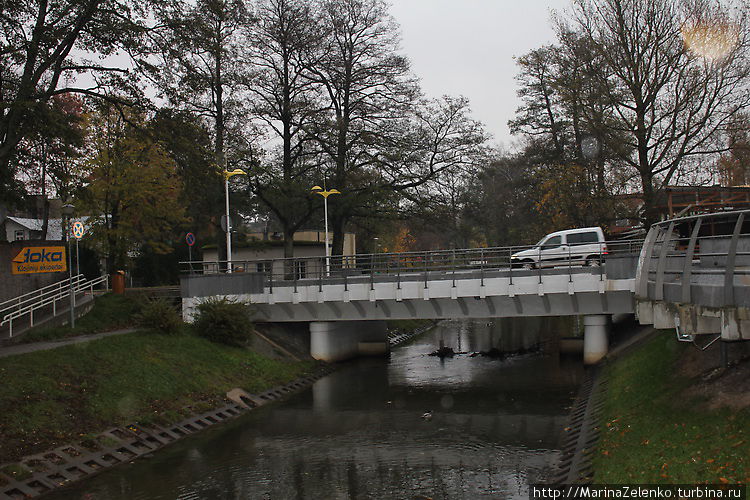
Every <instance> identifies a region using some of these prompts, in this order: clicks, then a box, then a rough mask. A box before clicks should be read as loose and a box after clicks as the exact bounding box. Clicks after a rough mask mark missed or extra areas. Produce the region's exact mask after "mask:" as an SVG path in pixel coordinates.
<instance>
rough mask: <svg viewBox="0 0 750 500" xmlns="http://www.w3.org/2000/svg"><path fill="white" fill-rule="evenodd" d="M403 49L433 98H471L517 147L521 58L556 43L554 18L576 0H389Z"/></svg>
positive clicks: (501, 138)
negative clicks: (513, 130) (514, 125)
mask: <svg viewBox="0 0 750 500" xmlns="http://www.w3.org/2000/svg"><path fill="white" fill-rule="evenodd" d="M390 2H391V4H392V6H391V14H392V15H393V16H394V17H395V19H396V21H397V22H398V23H399V24H400V25H401V34H402V45H403V48H404V52H405V53H406V55H407V56H409V58H410V59H411V61H412V69H413V71H414V72H415V73H416V74H417V76H418V77H420V78H421V80H422V88H423V89H424V91H425V92H426V93H427V95H428V96H430V97H438V96H440V95H443V94H450V95H464V96H466V97H468V98H469V99H470V101H471V107H472V110H473V112H474V117H475V118H477V119H479V120H481V121H482V122H484V123H485V125H486V126H487V129H488V131H489V132H491V133H492V134H493V135H494V136H495V140H496V142H498V143H500V144H503V145H504V146H506V147H510V146H511V145H512V138H511V135H510V131H509V130H508V120H510V119H511V118H513V115H514V112H515V110H516V108H517V107H518V104H519V101H518V98H517V96H516V82H515V80H514V76H515V75H516V72H517V71H516V65H515V61H514V60H513V57H514V56H520V55H523V54H525V53H526V52H528V51H529V50H531V49H534V48H537V47H540V46H542V45H544V44H547V43H551V42H553V41H554V33H553V31H552V27H551V25H550V13H551V11H552V10H553V9H554V10H557V11H562V10H564V9H566V8H567V7H568V6H569V5H570V0H390Z"/></svg>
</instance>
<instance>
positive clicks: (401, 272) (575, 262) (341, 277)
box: [180, 240, 642, 289]
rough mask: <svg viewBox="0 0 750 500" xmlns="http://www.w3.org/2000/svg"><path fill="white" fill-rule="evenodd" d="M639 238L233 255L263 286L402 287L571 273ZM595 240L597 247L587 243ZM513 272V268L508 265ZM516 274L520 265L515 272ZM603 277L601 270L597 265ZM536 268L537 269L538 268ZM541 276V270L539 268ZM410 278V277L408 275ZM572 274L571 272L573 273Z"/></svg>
mask: <svg viewBox="0 0 750 500" xmlns="http://www.w3.org/2000/svg"><path fill="white" fill-rule="evenodd" d="M641 243H642V241H641V240H618V241H608V242H602V243H591V244H586V243H583V244H574V245H565V246H561V247H558V248H553V249H544V250H542V249H539V252H540V253H542V252H543V255H544V257H545V258H544V260H543V261H539V262H540V265H536V264H534V265H533V266H532V265H531V263H525V262H522V261H520V260H519V259H520V258H523V256H517V257H516V254H517V253H518V252H520V251H522V250H526V249H529V248H534V249H537V247H536V246H516V247H490V248H468V249H449V250H435V251H429V252H400V253H394V252H389V253H376V254H372V253H370V254H357V255H345V256H341V255H339V256H332V257H331V258H330V259H331V260H330V262H331V265H330V270H329V269H328V266H327V265H326V258H325V257H324V256H312V257H292V258H278V259H252V260H233V261H232V266H233V269H232V270H233V272H234V273H237V272H242V271H250V272H252V271H255V270H256V269H257V270H258V272H261V273H262V274H263V275H264V281H265V285H266V287H268V288H270V289H273V287H274V286H278V283H279V282H284V281H288V282H289V283H290V285H292V286H298V285H299V281H300V280H305V279H314V280H315V283H316V284H317V285H318V287H319V288H320V287H321V286H322V283H323V282H326V281H327V282H330V281H331V280H336V281H337V282H338V283H339V284H342V283H343V284H344V287H345V288H346V287H347V286H348V283H349V279H350V278H352V277H354V276H360V277H367V276H369V279H370V281H372V280H373V279H374V275H378V276H393V277H395V280H396V283H397V285H398V286H399V287H400V283H401V281H402V279H403V278H404V277H406V276H409V275H415V276H419V279H420V280H423V281H427V280H429V279H430V278H431V277H432V276H433V274H434V273H443V272H447V273H449V274H450V276H449V277H448V279H453V280H455V279H456V277H457V276H460V274H459V273H465V272H469V271H476V272H477V274H478V275H479V277H480V279H481V280H482V281H484V279H485V278H486V277H487V273H488V272H492V271H496V270H498V269H505V268H507V269H508V270H510V269H513V268H519V267H523V265H524V264H526V265H527V266H528V267H538V268H540V267H561V266H564V267H567V269H568V272H569V273H570V274H571V275H572V274H573V272H574V271H573V266H576V267H579V266H582V265H597V266H598V264H600V263H602V262H604V261H605V260H606V259H607V258H611V257H612V256H613V255H618V254H623V255H624V254H633V253H636V254H637V253H638V252H639V251H640V247H641ZM591 246H596V248H597V249H596V250H592V249H591V248H590V247H591ZM180 264H181V265H182V266H183V272H184V273H187V274H190V275H196V274H218V273H222V272H224V271H225V270H226V267H227V264H228V262H227V261H189V262H181V263H180ZM512 272H513V271H512ZM513 273H514V274H516V276H519V275H522V274H523V271H518V272H517V273H516V272H513ZM600 273H601V279H602V280H603V279H604V273H603V271H600ZM536 274H539V272H537V273H536ZM539 276H540V279H541V274H539ZM407 279H409V278H407ZM571 279H572V278H571Z"/></svg>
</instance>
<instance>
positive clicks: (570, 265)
mask: <svg viewBox="0 0 750 500" xmlns="http://www.w3.org/2000/svg"><path fill="white" fill-rule="evenodd" d="M570 257H571V253H570V245H569V244H568V283H572V282H573V262H572V261H571V260H570Z"/></svg>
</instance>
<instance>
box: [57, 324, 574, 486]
mask: <svg viewBox="0 0 750 500" xmlns="http://www.w3.org/2000/svg"><path fill="white" fill-rule="evenodd" d="M565 327H566V326H565V324H564V323H561V322H560V321H556V320H548V319H532V320H529V321H525V322H524V323H518V322H514V321H509V320H495V321H494V322H492V321H473V322H458V321H448V322H443V323H441V324H440V325H439V326H438V327H436V328H435V329H433V330H431V331H429V332H427V333H426V334H424V335H422V336H420V337H418V338H417V339H415V340H413V341H412V342H411V343H409V344H408V345H405V346H402V347H397V348H395V349H394V350H393V351H392V353H391V355H390V358H389V359H382V358H370V359H360V360H356V361H352V362H349V363H346V364H344V365H343V366H342V367H341V369H340V370H338V371H337V372H335V373H333V374H331V375H329V376H327V377H325V378H323V379H321V380H319V381H317V382H316V383H315V385H314V386H313V387H312V388H310V389H308V390H306V391H304V392H302V393H299V394H297V395H295V396H293V397H291V398H289V399H287V400H285V401H282V402H277V403H273V404H269V405H267V406H264V407H262V408H259V409H256V410H253V411H251V412H249V413H247V414H246V415H244V416H242V417H240V418H238V419H236V420H234V421H232V422H230V423H227V424H224V425H221V426H218V427H217V428H212V429H208V430H206V431H204V432H202V433H201V434H200V435H197V436H193V437H191V438H187V439H186V440H184V441H182V442H179V443H176V444H174V445H172V446H170V447H168V448H166V449H165V450H163V451H161V452H158V453H156V454H155V456H154V457H152V458H150V459H146V460H140V461H136V462H135V463H133V464H129V465H126V466H121V467H117V468H115V469H113V470H111V471H108V472H105V473H103V474H101V475H99V476H97V477H95V478H92V479H91V480H89V481H87V482H85V483H82V484H80V485H76V486H74V487H73V488H69V489H66V490H63V491H60V492H57V493H55V494H53V495H52V496H50V498H58V499H63V498H64V499H77V498H83V499H91V500H93V499H107V500H109V499H128V500H138V499H143V500H145V499H185V500H187V499H200V500H210V499H282V500H284V499H326V500H327V499H349V498H351V499H370V498H377V499H391V498H393V499H415V498H433V499H462V498H465V499H475V498H528V485H529V484H530V483H536V482H543V481H544V480H545V479H546V478H548V476H549V474H550V472H551V467H552V465H553V464H554V462H555V460H556V459H557V457H558V456H559V449H558V447H559V444H560V438H561V433H562V432H563V427H564V426H565V423H566V419H567V407H568V406H569V405H570V403H571V399H572V397H573V396H574V395H575V392H576V391H577V388H578V385H579V384H580V382H581V380H582V377H583V367H582V364H581V360H580V358H578V359H576V358H573V359H569V358H567V359H566V358H561V357H559V356H558V354H557V350H556V344H557V343H556V338H557V337H558V336H559V335H560V334H565V333H567V332H564V331H558V330H557V329H563V328H565ZM441 342H442V343H443V344H444V345H445V346H447V347H451V348H453V349H454V350H455V351H457V352H466V354H457V355H456V356H454V357H453V358H445V359H440V358H438V357H435V356H429V353H430V352H432V351H434V350H436V349H437V348H438V346H439V345H440V343H441ZM492 347H495V348H498V349H500V350H504V351H506V352H511V351H512V352H520V351H523V352H525V353H523V354H516V355H512V356H508V357H505V358H504V359H498V358H491V357H488V356H481V355H477V356H474V357H471V355H470V353H472V352H478V351H489V350H490V349H491V348H492ZM536 348H539V350H538V351H537V350H536ZM528 351H532V352H528ZM425 414H427V415H425Z"/></svg>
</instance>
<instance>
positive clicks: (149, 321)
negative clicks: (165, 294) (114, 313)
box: [136, 299, 182, 335]
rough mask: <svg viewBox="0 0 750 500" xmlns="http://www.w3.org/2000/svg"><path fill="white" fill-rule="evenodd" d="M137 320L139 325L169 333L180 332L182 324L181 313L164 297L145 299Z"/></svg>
mask: <svg viewBox="0 0 750 500" xmlns="http://www.w3.org/2000/svg"><path fill="white" fill-rule="evenodd" d="M136 321H137V323H138V325H139V326H142V327H144V328H150V329H153V330H156V331H158V332H160V333H166V334H169V335H174V334H176V333H178V332H179V331H180V327H181V326H182V317H181V316H180V313H179V312H178V311H177V310H176V309H175V308H174V306H173V305H172V304H170V303H169V302H168V301H166V300H164V299H151V300H147V301H145V302H144V304H143V306H142V307H141V312H140V313H138V314H137V315H136Z"/></svg>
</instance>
